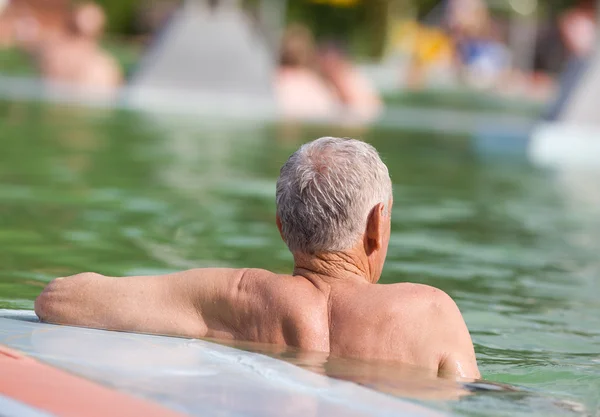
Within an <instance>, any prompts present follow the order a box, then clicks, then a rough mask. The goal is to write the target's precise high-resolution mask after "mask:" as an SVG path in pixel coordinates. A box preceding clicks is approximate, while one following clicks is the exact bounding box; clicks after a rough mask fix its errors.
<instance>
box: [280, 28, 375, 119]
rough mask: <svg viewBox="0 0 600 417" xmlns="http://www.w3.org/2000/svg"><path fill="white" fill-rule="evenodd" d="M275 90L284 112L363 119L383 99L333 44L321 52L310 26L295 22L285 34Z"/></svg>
mask: <svg viewBox="0 0 600 417" xmlns="http://www.w3.org/2000/svg"><path fill="white" fill-rule="evenodd" d="M275 91H276V96H277V100H278V102H279V105H280V106H281V109H282V112H283V114H284V116H289V117H300V118H304V117H308V118H311V117H316V118H320V117H332V116H336V115H342V114H348V113H349V114H350V115H351V116H352V117H356V118H358V119H360V120H361V121H367V120H370V119H372V118H373V117H375V116H377V114H378V113H379V111H380V110H381V107H382V103H381V100H380V98H379V96H378V94H377V92H376V91H375V89H374V88H373V87H372V85H371V84H370V82H369V80H368V79H366V77H364V76H363V75H362V74H361V73H360V72H359V71H358V70H357V69H356V68H355V67H354V66H353V65H352V63H351V62H350V61H349V60H348V59H347V58H346V57H345V56H344V54H343V53H342V52H341V50H340V49H338V48H335V47H333V46H331V45H329V46H327V47H326V48H324V49H322V50H321V51H320V52H317V48H316V46H315V42H314V39H313V36H312V34H311V33H310V31H309V29H307V28H306V27H304V26H300V25H294V26H291V27H290V28H289V29H288V30H287V31H286V33H285V34H284V37H283V40H282V46H281V55H280V63H279V69H278V71H277V76H276V81H275Z"/></svg>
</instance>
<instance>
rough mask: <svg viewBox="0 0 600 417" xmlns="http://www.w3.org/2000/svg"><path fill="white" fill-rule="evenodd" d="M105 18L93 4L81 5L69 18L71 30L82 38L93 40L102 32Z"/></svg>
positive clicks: (100, 10) (101, 11) (99, 8)
mask: <svg viewBox="0 0 600 417" xmlns="http://www.w3.org/2000/svg"><path fill="white" fill-rule="evenodd" d="M105 25H106V16H105V14H104V10H102V8H101V7H100V6H98V5H97V4H95V3H82V4H79V5H77V6H76V7H75V9H74V10H73V13H72V16H71V27H72V30H73V31H74V32H75V33H76V34H78V35H80V36H83V37H86V38H91V39H95V38H98V37H100V35H102V33H103V32H104V26H105Z"/></svg>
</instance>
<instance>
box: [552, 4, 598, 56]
mask: <svg viewBox="0 0 600 417" xmlns="http://www.w3.org/2000/svg"><path fill="white" fill-rule="evenodd" d="M558 23H559V28H560V32H561V35H562V38H563V42H564V43H565V46H566V47H567V49H568V51H569V53H570V54H571V56H573V57H577V58H585V57H588V56H589V55H590V54H591V53H592V51H593V50H594V45H595V42H596V2H595V0H581V1H580V2H579V3H578V4H577V5H576V6H575V7H572V8H570V9H568V10H567V11H566V12H565V13H563V14H562V15H561V16H560V18H559V22H558Z"/></svg>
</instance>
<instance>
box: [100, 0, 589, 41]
mask: <svg viewBox="0 0 600 417" xmlns="http://www.w3.org/2000/svg"><path fill="white" fill-rule="evenodd" d="M96 1H97V2H98V3H99V4H101V5H102V6H103V7H104V8H105V10H106V12H107V14H108V19H109V30H110V31H111V32H112V33H117V34H124V35H128V34H133V33H134V32H135V30H136V26H135V16H136V14H137V12H138V11H139V10H141V8H142V7H149V5H150V2H145V1H144V2H142V1H141V0H96ZM390 1H398V2H400V3H404V5H403V6H404V7H406V8H407V9H412V10H414V11H416V12H417V15H419V16H423V15H425V14H427V13H428V12H429V11H431V10H432V9H433V8H434V7H435V6H436V5H437V4H439V3H440V0H362V1H360V3H359V4H357V5H356V6H355V7H334V6H331V5H327V4H319V3H314V2H313V1H312V0H288V4H289V13H288V18H289V19H290V20H295V21H297V20H300V21H306V22H308V23H310V25H311V27H312V28H313V29H314V30H315V31H316V33H317V34H318V35H319V36H323V35H332V34H334V35H340V34H349V33H350V34H355V33H356V35H353V36H355V37H362V36H367V37H370V35H369V33H370V32H371V31H372V30H373V29H375V30H376V31H377V30H378V29H379V30H381V29H382V28H381V26H379V27H378V26H377V24H376V23H374V22H379V23H380V20H378V19H377V17H378V16H384V15H385V13H386V9H387V4H388V3H389V2H390ZM578 1H579V0H539V6H540V9H541V11H542V12H543V13H544V14H551V15H552V14H555V13H557V12H558V11H560V10H562V9H564V8H565V7H569V6H572V5H574V4H576V3H578ZM246 2H249V3H256V0H246ZM503 3H506V5H508V1H505V2H502V1H500V2H495V4H503ZM507 7H508V6H507ZM371 19H374V21H372V20H371Z"/></svg>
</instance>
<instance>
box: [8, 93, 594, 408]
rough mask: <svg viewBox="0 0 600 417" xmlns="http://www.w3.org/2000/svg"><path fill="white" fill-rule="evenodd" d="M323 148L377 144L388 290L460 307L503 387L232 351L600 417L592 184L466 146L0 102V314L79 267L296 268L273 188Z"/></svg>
mask: <svg viewBox="0 0 600 417" xmlns="http://www.w3.org/2000/svg"><path fill="white" fill-rule="evenodd" d="M432 123H434V122H432ZM324 135H336V136H354V137H358V138H362V139H365V140H368V141H369V142H371V143H373V144H374V145H375V146H376V147H377V148H378V150H379V151H380V152H381V154H382V156H383V158H384V160H385V162H386V163H387V164H388V166H389V168H390V172H391V175H392V179H393V182H394V187H395V190H394V198H395V207H394V212H393V222H394V224H393V233H392V237H391V242H390V248H389V258H388V262H387V265H386V268H385V271H384V275H383V277H382V281H383V282H384V283H390V282H403V281H411V282H419V283H425V284H430V285H434V286H437V287H439V288H441V289H443V290H444V291H446V292H448V293H449V294H450V295H451V296H452V297H454V299H455V300H456V301H457V303H458V305H459V307H460V308H461V310H462V312H463V314H464V316H465V319H466V321H467V324H468V326H469V328H470V330H471V333H472V336H473V340H474V343H475V348H476V351H477V357H478V361H479V365H480V368H481V371H482V373H483V376H484V378H485V379H486V380H488V381H492V382H496V383H502V384H507V385H509V386H510V389H500V388H497V387H495V386H490V387H488V388H490V389H491V390H487V391H485V390H475V389H474V388H473V387H470V391H472V392H471V393H470V394H468V392H470V391H469V390H465V389H460V388H458V385H457V384H455V383H454V382H452V381H447V380H441V379H437V378H433V377H431V376H430V375H429V374H428V373H427V372H425V371H423V370H418V369H410V368H409V367H406V366H402V365H399V364H381V363H377V362H358V361H349V360H344V359H342V358H336V359H330V360H323V361H321V362H319V361H316V362H315V361H313V360H308V359H306V357H307V356H306V355H305V354H304V353H302V352H294V351H291V350H286V351H283V352H281V351H269V349H266V351H265V349H264V348H258V347H256V348H254V347H252V346H250V347H248V346H240V347H242V348H245V349H252V350H256V351H263V352H264V353H268V354H271V355H273V356H276V357H281V358H282V359H285V360H288V361H291V362H294V363H297V364H299V365H300V366H303V367H306V368H308V369H312V370H314V371H316V372H321V373H327V374H329V375H331V376H335V377H338V378H343V379H349V380H353V381H356V382H358V383H361V384H363V385H366V386H369V387H372V388H374V389H379V390H382V391H385V392H388V393H390V394H391V395H398V396H402V397H406V398H412V399H416V400H418V401H422V402H425V403H426V404H430V405H431V406H433V407H436V408H441V409H445V410H450V411H453V412H455V413H456V414H457V415H468V416H478V415H482V416H483V415H485V416H514V415H540V416H551V415H584V416H594V417H595V416H597V415H599V413H600V399H599V396H600V395H599V394H600V201H599V200H600V181H598V176H597V175H596V174H594V173H589V172H588V173H586V172H551V171H544V170H541V169H537V168H535V167H532V166H530V165H528V164H527V163H526V162H525V161H523V160H517V159H514V158H513V159H498V158H494V157H490V156H487V157H485V158H484V157H481V156H478V155H475V154H474V153H473V152H472V151H471V147H470V143H469V140H468V138H465V137H459V136H445V135H439V134H427V133H423V132H421V133H418V132H408V131H400V130H386V129H377V128H373V129H370V130H365V129H356V128H355V129H351V128H339V127H326V126H318V127H315V126H313V127H307V126H299V125H283V124H264V123H258V122H257V123H249V122H235V123H233V122H231V121H223V120H222V121H219V120H204V119H198V118H192V117H184V116H157V115H142V114H135V113H130V112H125V111H116V110H103V109H82V108H76V107H68V106H56V105H54V106H50V105H41V104H30V103H29V104H28V103H17V102H2V101H0V140H1V142H0V143H1V148H0V265H2V275H0V308H12V309H31V308H33V300H34V298H35V297H36V295H37V294H38V293H39V292H40V291H41V289H42V288H43V287H44V285H45V284H46V283H47V282H49V281H50V280H51V279H52V278H54V277H57V276H66V275H71V274H74V273H77V272H82V271H94V272H99V273H103V274H107V275H130V274H150V273H152V274H156V273H163V272H164V273H166V272H170V271H173V270H180V269H188V268H194V267H204V266H232V267H248V266H249V267H257V268H267V269H271V270H274V271H278V272H289V271H290V270H291V256H290V255H289V253H288V252H287V250H286V248H285V246H284V245H283V243H282V242H281V241H280V238H279V235H278V232H277V230H276V228H275V226H274V208H275V207H274V192H275V179H276V178H277V175H278V171H279V167H280V166H281V164H282V163H283V162H284V161H285V159H286V158H287V157H288V156H289V155H290V154H291V153H292V152H293V151H294V150H295V149H297V147H298V146H299V144H301V143H303V142H305V141H308V140H311V139H314V138H316V137H319V136H324ZM492 388H494V389H492Z"/></svg>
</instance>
